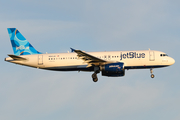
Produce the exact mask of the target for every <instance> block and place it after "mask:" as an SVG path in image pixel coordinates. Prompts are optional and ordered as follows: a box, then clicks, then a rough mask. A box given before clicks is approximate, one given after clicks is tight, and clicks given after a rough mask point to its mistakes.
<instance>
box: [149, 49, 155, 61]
mask: <svg viewBox="0 0 180 120" xmlns="http://www.w3.org/2000/svg"><path fill="white" fill-rule="evenodd" d="M149 60H150V61H154V60H155V54H154V51H149Z"/></svg>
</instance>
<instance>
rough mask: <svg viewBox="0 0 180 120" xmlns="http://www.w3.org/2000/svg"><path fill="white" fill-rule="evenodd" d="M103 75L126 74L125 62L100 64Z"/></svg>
mask: <svg viewBox="0 0 180 120" xmlns="http://www.w3.org/2000/svg"><path fill="white" fill-rule="evenodd" d="M100 70H101V71H102V76H108V77H119V76H124V75H125V70H124V63H121V62H118V63H110V64H105V65H103V66H100Z"/></svg>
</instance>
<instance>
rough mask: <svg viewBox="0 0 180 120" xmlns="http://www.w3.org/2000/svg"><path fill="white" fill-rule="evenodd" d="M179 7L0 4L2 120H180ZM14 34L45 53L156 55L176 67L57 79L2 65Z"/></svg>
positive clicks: (55, 0) (151, 0)
mask: <svg viewBox="0 0 180 120" xmlns="http://www.w3.org/2000/svg"><path fill="white" fill-rule="evenodd" d="M179 4H180V1H177V0H171V1H170V0H146V1H143V0H136V1H134V0H126V1H122V0H111V1H108V0H104V1H99V0H91V1H90V0H76V1H74V0H67V1H64V0H51V1H48V0H39V1H37V0H31V1H24V0H16V1H12V0H7V1H0V18H1V19H0V33H1V34H0V38H1V42H2V43H1V44H0V49H1V50H0V53H1V56H0V57H1V61H0V65H1V69H0V70H1V71H0V75H1V79H0V96H1V97H0V119H2V120H24V119H26V120H32V119H33V120H49V119H53V120H59V119H65V120H70V119H75V120H84V119H86V120H92V119H95V120H99V119H103V120H112V119H123V120H145V119H146V120H152V119H153V120H160V119H163V120H169V119H171V120H179V119H180V114H179V111H180V102H179V101H180V88H179V85H180V81H179V66H180V63H179V58H180V57H179V55H178V48H179V46H180V40H179V38H180V32H179V31H180V7H179ZM8 27H16V28H18V29H19V31H20V32H21V33H22V34H23V35H24V36H25V38H26V39H27V40H28V41H29V42H30V43H31V44H32V45H33V46H34V47H35V48H36V49H37V50H38V51H40V52H44V53H45V52H48V53H56V52H67V51H70V49H69V48H70V47H73V48H75V49H81V50H84V51H105V50H106V51H120V50H147V49H148V48H151V49H152V50H159V51H163V52H165V53H167V54H168V55H169V56H171V57H173V58H174V59H175V60H176V63H175V64H174V65H172V66H170V67H167V68H159V69H155V70H154V74H155V78H154V79H151V78H150V71H149V70H148V69H147V70H129V71H126V75H125V77H118V78H110V77H102V76H101V74H98V77H99V81H98V82H97V83H94V82H92V80H91V74H92V73H89V72H80V73H78V72H54V71H45V70H39V69H34V68H29V67H25V66H19V65H15V64H11V63H7V62H5V61H4V58H5V57H7V54H12V53H13V51H12V47H11V44H10V40H9V36H8V33H7V28H8Z"/></svg>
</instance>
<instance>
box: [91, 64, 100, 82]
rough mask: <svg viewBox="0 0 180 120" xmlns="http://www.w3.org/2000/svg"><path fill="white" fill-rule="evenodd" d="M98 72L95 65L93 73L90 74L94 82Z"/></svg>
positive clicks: (96, 79)
mask: <svg viewBox="0 0 180 120" xmlns="http://www.w3.org/2000/svg"><path fill="white" fill-rule="evenodd" d="M99 72H100V70H99V67H97V66H95V67H94V73H93V74H92V79H93V81H94V82H97V81H98V77H97V74H98V73H99Z"/></svg>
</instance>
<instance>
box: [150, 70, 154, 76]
mask: <svg viewBox="0 0 180 120" xmlns="http://www.w3.org/2000/svg"><path fill="white" fill-rule="evenodd" d="M150 72H151V78H154V74H153V69H152V68H151V69H150Z"/></svg>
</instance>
